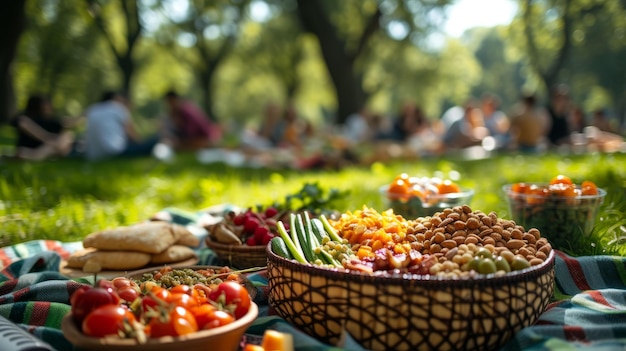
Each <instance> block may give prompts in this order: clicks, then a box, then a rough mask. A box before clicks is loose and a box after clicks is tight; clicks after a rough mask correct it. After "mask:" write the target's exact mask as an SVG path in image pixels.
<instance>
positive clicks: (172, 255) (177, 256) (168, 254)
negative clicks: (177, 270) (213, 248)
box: [150, 245, 197, 264]
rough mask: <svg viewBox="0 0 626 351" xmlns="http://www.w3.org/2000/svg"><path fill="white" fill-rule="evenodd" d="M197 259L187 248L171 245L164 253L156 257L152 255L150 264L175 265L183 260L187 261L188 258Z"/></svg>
mask: <svg viewBox="0 0 626 351" xmlns="http://www.w3.org/2000/svg"><path fill="white" fill-rule="evenodd" d="M193 257H197V256H196V253H195V252H194V251H193V250H192V249H191V248H189V247H187V246H184V245H172V246H170V247H168V248H167V249H165V251H163V252H161V253H158V254H156V255H152V259H151V260H150V263H154V264H164V263H175V262H180V261H184V260H188V259H190V258H193Z"/></svg>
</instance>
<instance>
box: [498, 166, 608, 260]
mask: <svg viewBox="0 0 626 351" xmlns="http://www.w3.org/2000/svg"><path fill="white" fill-rule="evenodd" d="M502 189H503V191H504V193H505V195H506V199H507V201H508V205H509V211H510V214H511V218H512V219H513V220H514V221H515V222H516V223H517V224H519V225H521V226H524V227H525V228H537V229H539V231H541V233H542V234H543V235H544V236H545V237H546V238H547V239H548V240H549V241H550V243H551V244H552V246H553V247H554V248H559V249H567V248H570V246H571V242H575V241H576V240H578V239H579V238H580V237H581V236H583V235H589V234H590V233H591V231H592V230H593V227H594V225H595V219H596V216H597V214H598V210H599V209H600V205H601V204H602V203H603V201H604V198H605V196H606V191H605V190H604V189H602V188H598V187H597V186H596V184H594V183H593V182H592V181H590V180H584V181H582V182H580V183H579V184H576V183H575V182H574V181H572V179H571V178H569V177H568V176H565V175H557V176H555V177H553V178H552V179H550V181H549V182H545V183H532V182H518V183H512V184H506V185H504V186H503V188H502Z"/></svg>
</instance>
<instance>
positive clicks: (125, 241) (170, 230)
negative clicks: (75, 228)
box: [83, 221, 195, 254]
mask: <svg viewBox="0 0 626 351" xmlns="http://www.w3.org/2000/svg"><path fill="white" fill-rule="evenodd" d="M189 235H191V236H194V235H193V234H192V233H190V232H189V231H188V230H187V228H185V227H183V226H181V225H175V224H172V223H167V222H158V221H157V222H144V223H139V224H135V225H132V226H123V227H117V228H113V229H108V230H103V231H99V232H95V233H91V234H89V235H87V236H86V237H85V238H84V239H83V246H84V247H93V248H96V249H100V250H109V251H138V252H145V253H148V254H157V253H161V252H163V251H165V249H167V248H168V247H170V246H172V245H173V244H174V243H176V242H177V241H179V240H182V241H183V242H186V243H190V242H191V240H190V237H189ZM194 238H195V236H194Z"/></svg>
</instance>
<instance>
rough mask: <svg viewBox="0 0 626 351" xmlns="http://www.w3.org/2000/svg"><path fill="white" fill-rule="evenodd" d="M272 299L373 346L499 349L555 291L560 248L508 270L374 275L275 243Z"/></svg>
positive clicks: (282, 308)
mask: <svg viewBox="0 0 626 351" xmlns="http://www.w3.org/2000/svg"><path fill="white" fill-rule="evenodd" d="M267 249H268V263H267V270H268V291H269V302H270V305H271V306H272V307H273V308H274V310H275V311H276V313H277V314H278V315H279V316H280V317H282V318H284V319H285V320H286V321H287V322H289V323H291V324H293V325H294V326H295V327H297V328H299V329H300V330H302V331H303V332H305V333H307V334H309V335H312V336H314V337H317V338H318V339H321V340H323V341H325V342H328V343H330V344H336V343H337V342H338V341H339V339H340V338H341V334H342V330H344V329H345V330H346V331H347V332H348V333H349V334H350V335H351V336H352V337H353V338H354V340H355V341H357V342H358V343H359V344H360V345H361V346H363V347H365V348H367V349H368V350H495V349H498V348H500V347H502V346H503V345H504V344H505V343H506V342H507V341H508V340H509V339H510V338H512V337H513V336H514V335H515V333H516V332H518V331H519V330H521V329H522V328H524V327H527V326H529V325H531V324H533V323H534V322H535V321H536V320H537V318H538V317H539V315H540V314H541V313H542V312H543V311H544V309H545V308H546V306H547V305H548V303H549V302H550V298H551V296H552V293H553V290H554V262H555V258H554V250H552V251H551V252H550V255H549V257H548V259H547V260H546V261H545V262H544V263H542V264H540V265H537V266H533V267H530V268H527V269H524V270H520V271H515V272H511V273H508V274H506V275H503V276H492V277H490V276H489V275H487V276H482V277H475V278H471V279H447V278H442V277H437V276H430V275H416V274H397V275H386V276H374V275H369V274H366V273H358V272H349V271H346V270H332V269H327V268H322V267H318V266H313V265H304V264H301V263H298V262H296V261H294V260H288V259H285V258H283V257H280V256H278V255H276V254H274V253H273V252H272V251H271V248H270V246H269V245H268V248H267Z"/></svg>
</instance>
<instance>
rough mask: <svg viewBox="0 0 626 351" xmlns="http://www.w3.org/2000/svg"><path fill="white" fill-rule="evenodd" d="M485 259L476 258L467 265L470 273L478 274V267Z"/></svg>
mask: <svg viewBox="0 0 626 351" xmlns="http://www.w3.org/2000/svg"><path fill="white" fill-rule="evenodd" d="M482 260H483V259H482V258H480V257H474V258H472V259H471V260H470V261H469V262H467V263H466V265H467V268H468V269H467V270H468V271H476V272H478V266H480V262H481V261H482Z"/></svg>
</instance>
